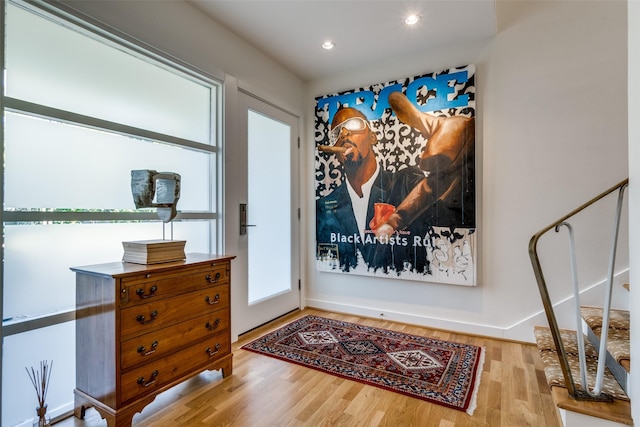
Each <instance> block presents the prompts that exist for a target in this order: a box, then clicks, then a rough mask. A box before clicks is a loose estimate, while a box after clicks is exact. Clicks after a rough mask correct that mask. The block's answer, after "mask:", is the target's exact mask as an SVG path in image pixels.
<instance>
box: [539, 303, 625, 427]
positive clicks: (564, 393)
mask: <svg viewBox="0 0 640 427" xmlns="http://www.w3.org/2000/svg"><path fill="white" fill-rule="evenodd" d="M580 311H581V313H582V318H583V327H584V331H583V332H581V333H584V334H585V336H586V338H587V339H585V354H586V360H587V382H588V385H589V387H590V388H593V385H594V384H595V378H596V371H597V364H598V348H599V346H600V337H601V335H600V334H601V330H602V315H603V311H602V309H601V308H594V307H581V310H580ZM610 316H611V317H610V323H609V335H608V342H607V356H606V362H605V364H606V366H607V369H605V373H604V381H603V386H602V393H603V394H604V395H606V396H610V397H611V401H609V402H607V401H593V400H577V399H574V398H572V397H571V396H570V395H569V392H568V390H567V387H566V385H565V378H564V375H563V373H562V369H561V367H560V362H559V357H558V351H557V350H556V346H555V344H554V340H553V336H552V333H551V329H550V328H548V327H542V326H537V327H536V328H535V331H534V332H535V337H536V344H537V346H538V352H539V354H540V357H541V359H542V362H543V364H544V373H545V377H546V380H547V383H548V384H549V386H550V387H551V395H552V397H553V399H554V402H555V404H556V406H557V407H558V410H559V413H560V417H561V419H562V422H563V424H564V426H565V427H572V426H580V427H582V426H590V427H595V426H602V427H605V426H611V427H613V426H623V425H624V426H628V425H633V420H632V419H631V401H630V398H629V395H628V393H629V392H628V388H627V384H629V383H630V381H629V372H630V354H629V312H628V311H623V310H611V315H610ZM560 333H561V338H562V342H563V344H564V348H565V351H566V353H567V358H568V360H569V365H570V367H571V374H572V377H573V378H574V379H575V385H576V389H578V390H584V387H583V385H582V384H581V380H580V371H579V361H578V339H577V332H576V331H569V330H561V331H560Z"/></svg>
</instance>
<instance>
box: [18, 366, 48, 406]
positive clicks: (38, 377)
mask: <svg viewBox="0 0 640 427" xmlns="http://www.w3.org/2000/svg"><path fill="white" fill-rule="evenodd" d="M52 368H53V360H52V361H51V364H49V362H48V361H47V360H42V361H41V362H40V369H39V370H38V369H34V368H33V366H32V367H31V371H29V369H28V368H26V367H25V368H24V369H25V370H26V371H27V375H29V379H31V383H32V384H33V387H34V388H35V389H36V395H37V396H38V405H39V406H40V408H44V407H45V400H46V398H47V391H48V390H49V379H50V378H51V369H52Z"/></svg>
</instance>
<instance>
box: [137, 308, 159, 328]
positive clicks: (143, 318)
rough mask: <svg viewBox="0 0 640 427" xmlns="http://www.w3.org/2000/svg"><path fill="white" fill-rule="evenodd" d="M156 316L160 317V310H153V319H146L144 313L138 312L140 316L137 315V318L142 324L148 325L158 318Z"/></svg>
mask: <svg viewBox="0 0 640 427" xmlns="http://www.w3.org/2000/svg"><path fill="white" fill-rule="evenodd" d="M156 317H158V310H153V311H152V312H151V319H149V320H146V319H145V317H144V316H143V315H142V314H138V316H137V317H136V320H137V321H138V322H139V323H140V324H141V325H148V324H149V323H151V322H153V321H154V320H156Z"/></svg>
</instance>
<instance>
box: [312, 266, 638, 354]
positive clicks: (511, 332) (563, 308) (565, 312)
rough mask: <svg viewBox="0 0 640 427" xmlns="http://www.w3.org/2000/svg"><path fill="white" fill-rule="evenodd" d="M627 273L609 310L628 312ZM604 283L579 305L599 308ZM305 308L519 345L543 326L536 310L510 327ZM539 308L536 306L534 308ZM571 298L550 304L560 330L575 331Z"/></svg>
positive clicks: (336, 305) (321, 303)
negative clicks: (508, 341) (515, 342)
mask: <svg viewBox="0 0 640 427" xmlns="http://www.w3.org/2000/svg"><path fill="white" fill-rule="evenodd" d="M628 280H629V270H628V269H626V270H623V271H622V272H620V273H618V274H616V275H615V277H614V292H613V297H612V304H611V306H612V308H619V309H625V310H626V309H628V300H629V297H628V294H625V293H626V292H628V291H627V290H626V289H622V284H623V283H628ZM605 284H606V282H605V281H603V282H600V283H596V284H594V285H592V286H590V287H588V288H586V289H584V290H583V291H581V293H580V302H581V304H582V305H591V306H602V301H601V295H602V294H603V292H602V289H603V288H604V286H605ZM306 306H308V307H313V308H317V309H320V310H327V311H334V312H338V313H347V314H353V315H358V316H364V317H372V318H378V319H385V320H392V321H395V322H402V323H408V324H412V325H418V326H424V327H428V328H436V329H444V330H448V331H456V332H461V333H466V334H472V335H481V336H488V337H494V338H501V339H507V340H512V341H521V342H530V343H534V342H535V336H534V333H533V330H534V327H535V326H547V325H548V324H549V322H548V321H547V317H546V314H545V312H544V310H538V311H536V312H533V313H529V314H528V315H527V316H526V317H524V318H522V319H518V320H517V321H516V322H514V323H512V324H511V325H490V324H480V323H470V322H462V321H457V320H453V319H443V318H437V317H431V316H427V315H423V314H416V313H403V312H399V311H393V310H387V309H384V308H379V307H367V306H361V305H353V304H348V303H345V302H335V301H327V300H320V299H313V298H308V299H307V300H306ZM538 306H539V305H538ZM574 307H575V304H574V301H573V296H572V295H571V296H567V297H566V298H565V299H563V300H561V301H558V302H556V303H554V311H555V313H556V320H557V322H558V324H559V326H560V327H561V328H567V329H574V330H577V329H579V326H575V314H574Z"/></svg>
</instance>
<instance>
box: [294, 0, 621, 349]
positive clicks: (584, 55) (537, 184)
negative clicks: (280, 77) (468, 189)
mask: <svg viewBox="0 0 640 427" xmlns="http://www.w3.org/2000/svg"><path fill="white" fill-rule="evenodd" d="M497 14H498V15H497V16H498V25H499V28H498V30H499V32H498V35H497V36H496V37H495V38H494V39H492V40H486V41H484V42H479V43H476V44H473V45H471V44H469V45H465V46H450V47H447V48H443V49H442V50H440V51H425V52H424V54H423V55H422V56H420V57H417V56H416V55H413V56H411V57H407V58H394V60H393V61H389V62H387V63H384V64H363V65H362V67H361V68H359V69H357V70H353V71H351V72H349V73H344V74H342V75H339V76H332V77H331V78H327V79H322V80H317V81H313V82H311V84H310V87H309V93H308V102H307V104H308V108H309V111H308V112H307V117H313V114H312V113H313V110H312V108H313V106H314V102H313V100H314V98H315V97H316V96H322V95H325V94H329V93H333V92H335V91H340V90H346V89H350V88H353V87H360V86H365V85H368V84H372V83H378V82H385V81H389V80H394V79H397V78H402V77H408V76H413V75H417V74H422V73H425V72H431V71H438V70H440V69H443V68H448V67H451V66H458V65H463V64H468V63H474V64H476V68H477V77H476V91H477V94H478V97H477V106H478V107H477V112H476V116H477V132H476V138H477V150H478V153H479V155H478V156H477V166H476V171H477V174H478V180H477V194H478V196H479V204H478V219H479V221H478V224H479V238H480V244H479V248H480V249H479V270H478V273H479V283H478V286H477V287H474V288H469V287H462V286H452V285H442V284H431V283H419V282H411V281H400V280H390V279H385V278H368V277H363V276H354V275H341V274H334V273H319V272H317V271H316V270H315V267H314V263H313V255H314V253H315V251H314V243H315V242H314V240H315V234H314V233H315V229H314V219H313V214H311V215H310V217H309V218H308V223H307V224H306V231H307V237H308V239H307V245H306V250H307V256H306V259H307V264H306V267H307V274H308V276H307V284H308V286H307V289H306V291H307V295H306V296H307V304H308V305H309V306H314V307H319V308H326V309H332V310H337V311H344V312H350V313H359V314H363V315H367V316H376V317H377V316H379V315H380V313H383V317H384V318H388V319H394V320H400V321H406V322H410V323H416V324H424V325H428V326H432V327H441V328H445V329H452V330H457V331H465V332H470V333H479V334H483V335H490V336H498V337H505V338H511V339H516V340H523V341H531V340H532V339H533V334H532V327H533V325H534V324H546V319H545V318H544V316H542V315H541V314H540V313H541V311H542V304H541V302H540V296H539V293H538V289H537V285H536V282H535V279H534V276H533V273H532V267H531V263H530V260H529V256H528V243H529V239H530V238H531V236H532V235H533V234H534V233H536V232H537V231H538V230H540V229H541V228H543V227H545V226H547V225H548V224H550V223H552V222H554V221H555V220H557V219H559V218H561V217H562V216H564V215H565V214H566V213H568V212H570V211H572V210H573V209H575V208H576V207H578V206H579V205H581V204H582V203H584V202H586V201H587V200H589V199H590V198H592V197H594V196H596V195H597V194H599V193H600V192H602V191H604V190H606V189H607V188H609V187H611V186H613V185H615V184H617V183H618V182H619V181H621V180H623V179H624V178H626V177H627V174H628V172H627V113H626V107H627V103H626V99H627V98H626V97H627V82H626V72H627V59H626V58H627V22H626V19H627V17H626V2H614V1H607V2H593V1H585V2H581V1H545V2H541V1H501V0H500V1H498V2H497ZM306 139H307V141H308V143H307V144H306V146H305V149H306V150H307V154H306V155H305V156H304V158H305V159H306V160H307V163H306V164H305V165H304V167H305V168H306V170H308V173H307V176H312V171H313V168H314V165H313V158H314V156H313V144H312V141H313V137H312V123H308V124H307V138H306ZM305 185H306V189H307V200H306V201H307V209H308V210H309V212H314V206H315V205H314V204H313V203H314V199H313V197H314V196H313V194H314V191H313V190H314V188H313V185H314V183H313V180H312V179H309V181H308V182H306V183H305ZM598 222H601V220H600V219H594V218H590V217H588V216H585V217H584V218H582V217H581V218H578V221H577V228H580V230H584V235H585V236H584V237H581V238H580V239H579V240H578V241H577V245H578V256H579V257H580V258H579V260H578V263H579V268H580V276H579V278H580V280H581V283H583V285H582V288H585V289H586V288H587V287H590V286H591V285H597V284H599V283H601V282H602V280H603V279H604V278H605V276H606V258H607V253H608V252H607V250H606V248H605V249H604V251H603V250H601V249H599V250H594V249H593V246H594V245H593V244H594V243H595V245H597V244H598V243H599V242H604V244H603V245H600V246H607V245H608V242H609V240H608V239H609V237H608V235H609V233H610V231H611V225H610V222H611V221H610V220H609V219H607V220H606V222H605V224H604V229H605V230H604V233H605V234H604V235H602V233H600V232H598V231H597V230H598V229H600V228H602V227H598ZM622 233H623V235H625V236H626V228H624V229H623V232H622ZM552 234H553V235H554V236H552V238H551V239H548V240H549V241H551V240H557V239H558V237H560V236H556V235H555V233H552ZM562 236H564V237H566V232H565V233H562ZM543 240H544V238H543ZM558 241H559V242H560V244H559V247H553V246H551V245H549V244H547V241H546V240H545V241H544V242H543V241H541V248H540V250H541V261H542V263H543V266H546V267H547V269H548V271H549V273H548V274H551V276H548V277H547V281H548V282H554V283H550V286H553V287H554V288H556V290H555V291H554V292H552V296H553V297H554V300H556V301H560V300H561V299H562V298H564V297H566V296H568V295H569V292H570V284H571V282H570V277H569V275H568V271H569V270H568V264H567V255H566V254H567V252H568V249H567V247H568V243H567V240H566V238H565V239H562V240H558ZM589 243H591V245H589V249H587V250H585V249H584V248H585V245H586V244H589ZM556 246H557V245H556ZM620 246H621V248H620V249H619V252H618V255H619V263H618V265H619V267H618V272H619V274H618V276H617V278H616V280H617V281H618V282H620V281H625V280H626V279H627V277H626V276H627V270H626V267H627V265H628V255H627V243H626V238H623V241H622V243H621V245H620ZM542 254H544V255H542ZM603 259H604V260H605V262H604V263H602V260H603ZM558 260H564V263H563V264H562V265H563V266H566V271H561V267H560V264H558V262H557V261H558ZM581 260H582V261H583V263H582V264H580V262H581ZM597 262H601V264H600V265H596V264H597ZM562 268H564V267H562ZM545 274H547V273H545ZM550 277H552V278H554V279H555V278H556V277H557V278H558V279H562V282H561V283H560V282H558V283H555V280H554V281H552V280H550ZM616 289H617V290H616V296H615V303H616V304H617V305H620V304H621V305H624V304H626V301H625V295H624V294H623V293H622V292H619V291H618V289H620V286H618V287H617V288H616ZM596 291H600V286H596V288H594V289H592V290H591V291H589V292H585V297H584V300H583V302H587V303H597V302H595V301H593V295H594V294H598V293H599V292H596ZM571 318H572V317H571Z"/></svg>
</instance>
